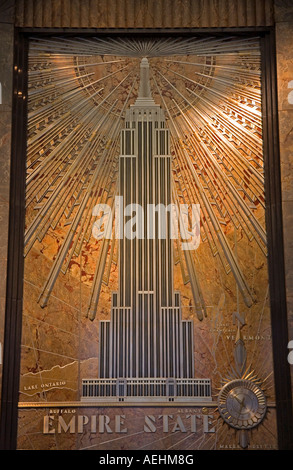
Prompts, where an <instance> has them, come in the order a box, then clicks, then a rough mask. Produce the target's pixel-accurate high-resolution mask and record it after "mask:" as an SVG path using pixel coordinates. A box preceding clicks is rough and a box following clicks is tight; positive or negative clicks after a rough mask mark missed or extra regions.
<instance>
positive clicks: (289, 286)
mask: <svg viewBox="0 0 293 470" xmlns="http://www.w3.org/2000/svg"><path fill="white" fill-rule="evenodd" d="M275 17H276V52H277V85H278V109H279V139H280V163H281V179H282V182H281V186H282V205H283V207H282V209H283V230H284V252H285V276H286V295H287V312H288V327H289V332H288V334H289V339H293V257H292V253H293V239H292V233H293V172H292V165H293V53H292V51H293V36H292V31H293V5H292V2H289V1H285V0H283V1H280V0H277V1H275ZM291 383H292V396H293V366H291Z"/></svg>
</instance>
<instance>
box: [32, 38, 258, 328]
mask: <svg viewBox="0 0 293 470" xmlns="http://www.w3.org/2000/svg"><path fill="white" fill-rule="evenodd" d="M143 57H147V58H148V61H149V65H150V79H151V87H152V95H153V98H154V100H155V102H156V103H158V104H160V105H161V106H162V108H163V109H164V111H165V115H166V122H167V126H168V127H169V129H170V133H171V154H172V165H173V167H172V173H173V182H172V184H173V201H174V203H176V204H180V203H184V204H188V205H191V204H200V208H201V243H204V244H206V245H207V246H208V247H209V249H210V253H211V255H212V256H213V257H217V258H218V259H219V261H220V263H221V264H222V266H223V268H224V271H225V273H226V275H227V276H233V277H234V279H235V281H236V284H237V288H238V290H239V293H240V294H241V296H242V299H243V301H244V304H245V305H246V307H248V308H249V307H251V306H252V305H253V304H254V302H255V292H254V291H253V290H251V285H250V282H249V280H248V279H247V278H246V275H245V272H243V268H242V265H241V263H240V262H239V260H238V258H237V256H236V255H235V249H234V248H235V245H234V238H233V237H231V233H232V232H233V233H234V231H236V232H237V231H239V232H241V233H242V234H243V236H244V237H246V238H247V240H248V241H249V242H252V241H253V242H254V243H255V245H256V247H257V248H256V249H257V250H259V251H260V253H261V256H263V259H264V261H265V259H266V254H267V252H266V244H267V243H266V230H265V198H264V171H263V160H264V159H263V149H262V121H261V82H260V74H261V61H260V60H261V59H260V50H259V39H258V38H257V37H256V38H249V39H247V38H237V37H225V38H222V37H214V38H200V37H199V38H194V37H193V38H153V39H149V38H146V39H144V38H129V39H127V38H121V37H119V38H116V39H114V38H103V39H102V38H88V39H86V38H71V39H69V38H53V39H48V40H47V39H34V38H32V39H31V41H30V50H29V89H28V147H27V183H26V185H27V186H26V188H27V190H26V231H25V256H26V255H27V254H28V253H29V251H30V250H31V249H32V247H33V246H34V245H35V244H36V243H41V242H42V240H44V238H45V237H46V236H47V235H48V234H51V236H52V237H53V239H54V243H55V245H56V246H55V248H56V249H55V253H54V255H53V256H52V267H51V270H50V272H49V274H48V277H47V280H46V282H45V285H44V286H43V289H42V291H41V294H40V297H39V303H40V305H41V306H42V307H45V306H46V305H47V303H48V302H49V299H50V295H51V293H52V292H53V290H54V285H55V283H56V280H57V278H58V276H60V275H62V273H63V274H64V273H66V272H67V271H68V269H69V268H70V267H71V266H72V264H73V263H74V262H79V261H78V259H79V256H81V255H82V256H83V257H84V258H88V257H89V256H92V258H93V261H94V265H95V269H94V272H93V273H92V274H91V275H87V276H86V279H85V280H86V282H87V283H88V284H89V285H90V288H91V295H90V299H89V304H88V312H91V315H90V316H89V317H90V318H91V319H94V318H95V316H96V312H97V307H98V301H99V295H100V291H101V286H102V284H103V283H104V284H107V282H108V280H109V273H110V267H111V264H112V263H116V262H117V259H118V258H117V257H118V253H117V249H118V248H117V243H115V237H114V234H113V237H112V238H111V239H101V240H96V239H95V238H94V237H93V234H92V227H93V223H94V221H95V217H94V216H93V208H94V207H95V206H96V205H97V204H99V203H104V204H105V203H106V204H109V205H110V207H111V208H112V209H113V207H114V198H115V195H116V194H117V177H118V159H119V151H120V132H121V129H122V128H123V125H124V116H125V110H126V109H127V108H128V107H129V105H130V104H133V103H134V101H135V99H136V97H137V93H138V86H139V64H140V61H141V58H143ZM52 234H53V235H52ZM174 245H175V246H174V249H175V253H176V259H177V262H178V263H179V264H180V266H181V269H182V277H183V282H184V283H186V284H187V283H190V286H191V290H192V294H193V301H194V306H195V311H196V314H197V317H198V319H199V320H202V319H204V318H205V317H206V316H207V306H206V302H205V292H204V289H203V286H202V285H201V282H200V280H199V278H198V273H197V267H196V256H197V254H196V252H193V251H188V250H184V251H183V250H182V249H181V241H180V240H175V241H174ZM93 247H94V250H93Z"/></svg>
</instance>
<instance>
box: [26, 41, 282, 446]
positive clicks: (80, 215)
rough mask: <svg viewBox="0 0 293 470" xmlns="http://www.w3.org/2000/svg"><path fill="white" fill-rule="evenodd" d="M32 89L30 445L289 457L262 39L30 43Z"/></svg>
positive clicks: (28, 315) (28, 343)
mask: <svg viewBox="0 0 293 470" xmlns="http://www.w3.org/2000/svg"><path fill="white" fill-rule="evenodd" d="M28 97H29V105H28V137H27V142H28V146H27V182H26V232H25V253H24V256H25V275H24V310H23V332H22V359H21V377H20V395H19V413H20V421H19V434H18V442H19V448H22V449H29V448H43V449H44V448H57V449H86V448H94V449H105V448H107V449H109V448H113V449H144V450H145V449H149V450H151V449H196V450H197V449H199V450H200V449H222V448H241V449H243V448H245V449H254V448H266V449H270V448H272V449H274V448H276V447H277V432H276V416H275V402H274V400H275V398H274V376H273V372H272V371H273V362H272V344H271V325H270V299H269V283H268V269H267V268H268V267H267V236H266V225H265V210H266V203H265V193H264V155H263V140H262V106H261V55H260V43H259V38H258V37H254V38H244V37H243V38H241V37H226V36H225V37H220V36H219V37H213V38H212V37H206V36H205V37H191V38H178V37H176V38H175V37H159V38H156V37H140V38H139V37H137V38H136V37H131V38H130V37H129V38H127V37H115V38H110V37H103V38H98V37H97V38H72V39H66V38H58V37H56V38H51V39H34V38H31V39H30V50H29V87H28ZM118 437H119V439H118ZM117 439H118V440H117ZM106 446H107V447H106Z"/></svg>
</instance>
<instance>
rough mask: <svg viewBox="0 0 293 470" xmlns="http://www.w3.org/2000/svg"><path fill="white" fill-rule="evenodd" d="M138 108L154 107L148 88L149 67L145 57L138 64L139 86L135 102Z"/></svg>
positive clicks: (149, 88) (149, 87)
mask: <svg viewBox="0 0 293 470" xmlns="http://www.w3.org/2000/svg"><path fill="white" fill-rule="evenodd" d="M135 104H136V105H138V106H150V105H154V104H155V103H154V100H153V98H152V93H151V86H150V66H149V61H148V59H147V58H146V57H144V58H143V59H141V62H140V84H139V90H138V98H137V100H136V102H135Z"/></svg>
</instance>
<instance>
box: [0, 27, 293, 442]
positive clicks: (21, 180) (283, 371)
mask: <svg viewBox="0 0 293 470" xmlns="http://www.w3.org/2000/svg"><path fill="white" fill-rule="evenodd" d="M231 32H233V34H234V35H244V36H251V35H252V34H253V35H255V34H258V35H259V36H260V37H261V49H262V106H263V141H264V156H265V192H266V222H267V235H268V251H269V256H268V263H269V282H270V301H271V325H272V344H273V358H274V375H275V392H276V406H277V425H278V445H279V449H291V450H292V449H293V419H292V395H291V379H290V367H289V363H288V361H287V354H288V349H287V345H288V320H287V305H286V287H285V259H284V246H283V219H282V195H281V174H280V152H279V131H278V129H279V126H278V109H277V86H276V52H275V51H276V48H275V30H274V28H241V29H236V28H235V29H234V28H221V29H215V28H213V29H195V28H189V29H175V30H174V29H139V30H138V29H125V28H123V29H121V30H119V29H116V28H115V29H114V30H113V29H111V30H109V29H104V30H99V29H65V30H64V29H62V28H56V29H49V30H48V29H40V28H32V29H29V28H22V29H17V28H16V29H15V41H14V63H13V65H14V71H13V103H12V115H13V122H12V138H11V142H12V144H11V176H10V178H11V179H10V214H9V244H8V261H7V288H6V312H5V329H4V344H5V349H4V358H3V359H4V360H3V377H2V402H1V421H0V449H2V450H13V449H16V448H17V426H18V390H19V374H20V353H21V329H22V296H23V265H24V258H23V240H24V219H25V161H26V158H25V155H26V119H27V99H26V97H27V54H28V41H29V39H28V38H29V36H30V35H32V34H33V35H34V36H36V35H37V36H41V35H42V36H54V35H56V34H58V35H60V34H64V35H66V36H67V37H68V36H70V35H71V36H73V35H74V36H77V35H78V36H85V35H87V36H92V35H104V36H105V35H108V36H109V35H112V36H114V35H115V36H117V35H125V36H126V35H128V36H131V35H143V36H145V35H148V34H152V35H158V36H162V35H169V36H170V35H173V36H176V35H177V36H178V35H180V36H182V35H185V36H188V35H194V34H196V35H200V34H202V35H211V34H213V35H226V34H231Z"/></svg>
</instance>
